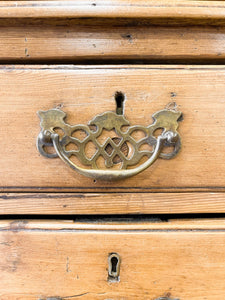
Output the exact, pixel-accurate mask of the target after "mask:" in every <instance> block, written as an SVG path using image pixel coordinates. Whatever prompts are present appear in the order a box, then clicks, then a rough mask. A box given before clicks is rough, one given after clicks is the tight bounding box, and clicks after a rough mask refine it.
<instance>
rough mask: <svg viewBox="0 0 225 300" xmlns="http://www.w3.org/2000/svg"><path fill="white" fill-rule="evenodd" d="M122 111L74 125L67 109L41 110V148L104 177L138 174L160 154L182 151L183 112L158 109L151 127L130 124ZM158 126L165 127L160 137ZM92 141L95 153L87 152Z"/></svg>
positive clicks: (165, 156)
mask: <svg viewBox="0 0 225 300" xmlns="http://www.w3.org/2000/svg"><path fill="white" fill-rule="evenodd" d="M120 113H121V114H120ZM122 113H123V112H122V111H119V110H117V113H114V112H105V113H103V114H101V115H97V116H96V117H94V118H93V119H92V120H91V121H90V122H89V123H88V125H75V126H71V125H69V124H67V123H65V122H64V119H65V118H66V113H64V112H63V111H62V110H60V109H50V110H48V111H39V112H38V115H39V117H40V119H41V132H40V134H39V135H38V140H37V148H38V150H39V152H40V153H41V154H42V155H43V156H45V157H48V158H55V157H60V158H61V159H62V160H63V161H64V162H65V163H66V164H68V165H69V166H70V167H71V168H72V169H74V170H76V171H77V172H79V173H80V174H82V175H85V176H88V177H92V178H95V179H101V180H114V179H121V178H126V177H130V176H133V175H136V174H138V173H140V172H141V171H143V170H145V169H146V168H148V167H149V166H150V165H151V164H153V162H154V161H155V160H156V159H157V158H158V157H160V158H163V159H171V158H173V157H174V156H175V155H176V154H177V153H178V152H179V150H180V146H181V142H180V136H179V134H178V132H177V128H178V120H179V118H180V117H181V112H179V111H175V110H172V109H163V110H161V111H158V112H156V113H154V114H153V116H152V117H153V120H154V122H153V124H151V125H149V126H147V127H144V126H137V125H136V126H130V124H129V122H128V120H126V118H125V117H124V115H123V114H122ZM58 129H61V130H62V131H63V133H64V134H63V136H62V137H60V136H59V134H58V133H57V130H58ZM157 129H160V130H161V131H162V132H161V134H160V135H159V136H158V137H156V136H155V133H156V130H157ZM112 131H113V132H114V133H115V137H112V136H111V137H110V136H108V137H106V138H105V140H103V141H101V136H102V135H103V133H112ZM136 132H139V133H140V132H141V133H142V136H143V137H142V138H140V139H138V140H137V139H136V138H135V137H134V134H135V133H136ZM79 134H80V136H79ZM82 134H83V137H81V135H82ZM71 144H72V145H73V146H74V149H73V150H71V149H68V145H71ZM90 144H92V146H93V147H94V153H93V155H92V156H91V157H90V156H88V153H87V148H88V145H90ZM47 146H53V147H54V149H55V153H49V152H47V150H46V149H47ZM168 147H170V148H171V147H172V150H171V151H169V152H168V151H167V152H164V151H163V150H165V149H166V148H168ZM146 148H148V149H146ZM170 148H168V150H169V149H170ZM73 156H76V158H77V159H78V160H79V162H80V164H81V166H80V164H79V165H78V164H77V163H74V162H72V160H71V159H72V157H73ZM100 159H101V160H104V165H103V166H102V165H101V166H100V164H99V161H100ZM144 159H145V161H143V160H144ZM84 166H86V167H84ZM115 167H116V169H115Z"/></svg>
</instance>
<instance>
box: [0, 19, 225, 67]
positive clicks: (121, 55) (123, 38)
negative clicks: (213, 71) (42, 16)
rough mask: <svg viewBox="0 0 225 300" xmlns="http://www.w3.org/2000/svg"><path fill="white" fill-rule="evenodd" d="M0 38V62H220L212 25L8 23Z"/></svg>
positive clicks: (221, 34) (222, 54)
mask: <svg viewBox="0 0 225 300" xmlns="http://www.w3.org/2000/svg"><path fill="white" fill-rule="evenodd" d="M59 25H60V26H59ZM0 40H1V49H0V61H14V62H15V61H21V60H22V61H35V60H36V61H37V60H42V61H43V60H54V61H56V60H60V61H62V60H63V61H84V60H85V61H90V60H91V59H92V60H93V59H100V60H115V59H116V60H122V59H123V60H126V59H127V60H131V59H135V60H138V59H145V60H169V59H170V60H179V61H181V60H187V59H189V60H190V59H191V60H197V61H199V60H201V61H203V60H212V59H213V60H214V62H215V60H216V61H220V60H223V59H224V58H225V50H224V49H225V27H213V26H211V27H209V26H206V27H205V26H187V27H182V26H169V27H168V26H166V27H165V26H151V25H138V26H134V25H132V24H130V25H129V26H128V25H118V24H114V25H113V24H111V25H105V24H104V26H103V25H102V24H100V25H94V24H86V25H80V24H73V23H71V21H70V22H69V21H67V23H66V24H64V25H62V24H60V23H59V24H58V23H57V22H55V24H54V25H53V24H51V23H50V24H49V20H48V21H47V22H45V21H42V23H41V24H39V25H34V24H29V23H28V22H27V21H26V23H22V24H21V23H20V22H18V23H16V24H14V25H10V24H8V22H7V23H6V24H5V25H4V26H3V24H1V30H0Z"/></svg>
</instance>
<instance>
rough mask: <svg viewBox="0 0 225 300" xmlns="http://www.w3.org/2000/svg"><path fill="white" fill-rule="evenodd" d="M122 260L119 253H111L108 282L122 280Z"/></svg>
mask: <svg viewBox="0 0 225 300" xmlns="http://www.w3.org/2000/svg"><path fill="white" fill-rule="evenodd" d="M120 264H121V258H120V256H119V254H118V253H110V254H109V257H108V281H111V282H116V281H119V279H120Z"/></svg>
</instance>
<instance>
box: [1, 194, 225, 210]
mask: <svg viewBox="0 0 225 300" xmlns="http://www.w3.org/2000/svg"><path fill="white" fill-rule="evenodd" d="M181 213H186V214H188V213H225V193H109V194H106V193H102V194H93V193H86V194H85V193H83V194H78V193H66V194H64V193H48V194H46V193H9V194H5V193H3V194H0V214H1V215H9V214H11V215H15V214H16V215H18V214H22V215H24V214H27V215H28V214H29V215H50V214H53V215H54V214H56V215H100V214H102V215H113V214H181Z"/></svg>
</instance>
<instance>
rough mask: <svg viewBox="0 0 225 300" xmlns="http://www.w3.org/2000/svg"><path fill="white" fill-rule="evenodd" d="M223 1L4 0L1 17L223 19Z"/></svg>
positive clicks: (0, 6) (224, 6)
mask: <svg viewBox="0 0 225 300" xmlns="http://www.w3.org/2000/svg"><path fill="white" fill-rule="evenodd" d="M224 16H225V4H224V3H223V1H188V0H174V1H168V0H160V1H158V0H147V1H146V0H138V1H137V0H122V1H121V0H116V1H115V0H114V1H107V0H104V1H90V0H86V1H1V5H0V17H1V18H27V17H29V18H31V17H32V18H47V17H48V18H49V17H51V18H52V17H55V18H90V17H91V18H151V19H156V18H158V19H159V18H166V19H180V20H182V19H193V20H212V19H214V20H224Z"/></svg>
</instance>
